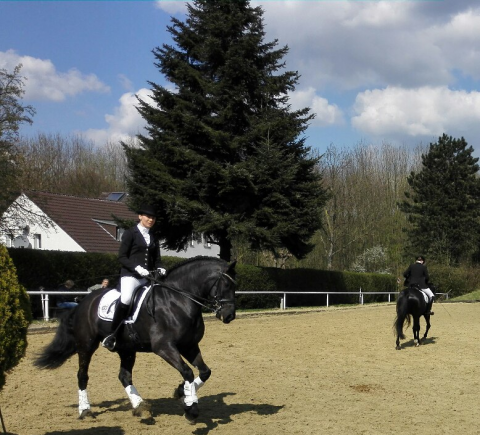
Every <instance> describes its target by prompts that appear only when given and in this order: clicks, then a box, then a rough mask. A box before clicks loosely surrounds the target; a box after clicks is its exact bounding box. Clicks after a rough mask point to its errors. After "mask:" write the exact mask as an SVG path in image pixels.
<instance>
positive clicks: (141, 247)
mask: <svg viewBox="0 0 480 435" xmlns="http://www.w3.org/2000/svg"><path fill="white" fill-rule="evenodd" d="M137 213H138V220H139V222H138V224H137V225H135V226H133V227H131V228H129V229H127V230H125V232H124V233H123V236H122V241H121V243H120V248H119V250H118V261H119V262H120V264H121V265H122V268H121V272H120V276H121V278H120V300H119V302H118V304H117V307H116V308H115V314H114V316H113V321H112V325H111V331H112V333H111V334H110V335H108V336H107V337H105V339H104V340H103V341H102V346H103V347H106V348H107V349H108V350H110V351H114V350H115V345H116V342H117V334H118V332H119V331H120V329H121V325H122V323H123V320H125V318H126V316H127V314H128V311H129V307H130V302H131V300H132V295H133V292H134V290H135V288H137V287H138V286H140V285H145V284H146V283H147V282H148V280H147V279H146V277H147V276H149V274H150V272H151V271H158V273H159V274H160V275H165V274H166V270H165V269H164V268H163V267H162V265H161V255H160V240H159V239H158V236H157V235H156V234H155V233H154V232H153V231H152V228H153V226H154V225H155V222H156V214H157V213H156V210H155V208H154V207H153V206H151V205H143V206H142V207H140V209H139V210H138V211H137Z"/></svg>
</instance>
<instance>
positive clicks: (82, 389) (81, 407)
mask: <svg viewBox="0 0 480 435" xmlns="http://www.w3.org/2000/svg"><path fill="white" fill-rule="evenodd" d="M97 347H98V346H97ZM95 350H96V347H95V348H94V349H86V350H80V351H79V352H78V372H77V379H78V414H79V416H78V418H79V419H80V420H81V419H83V418H85V417H86V416H90V417H93V414H92V412H91V410H90V402H89V401H88V394H87V385H88V367H89V366H90V361H91V360H92V355H93V353H94V352H95Z"/></svg>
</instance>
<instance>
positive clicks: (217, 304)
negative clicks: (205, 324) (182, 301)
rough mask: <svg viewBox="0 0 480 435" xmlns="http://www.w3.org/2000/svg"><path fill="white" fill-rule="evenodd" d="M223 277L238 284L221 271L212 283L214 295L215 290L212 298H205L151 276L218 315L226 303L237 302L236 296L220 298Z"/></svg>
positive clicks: (162, 284) (155, 280)
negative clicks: (219, 288) (220, 283)
mask: <svg viewBox="0 0 480 435" xmlns="http://www.w3.org/2000/svg"><path fill="white" fill-rule="evenodd" d="M222 278H227V279H228V280H229V281H231V282H232V283H233V285H235V286H236V285H237V282H236V281H235V280H234V279H233V278H232V277H231V276H230V275H227V274H226V273H225V272H221V273H220V274H219V275H218V277H217V279H216V280H215V282H214V283H213V284H212V286H211V287H210V290H209V295H212V293H213V292H214V291H215V293H214V294H213V296H212V297H211V298H204V297H201V296H193V295H192V294H191V293H188V292H186V291H184V290H181V289H179V288H176V287H173V286H171V285H168V284H165V283H164V282H163V281H160V280H158V279H155V278H153V277H151V278H150V280H151V281H152V282H153V283H155V284H157V285H158V286H160V287H162V288H165V289H167V290H171V291H173V292H175V293H178V294H180V295H182V296H184V297H186V298H187V299H190V300H191V301H192V302H195V303H196V304H197V305H200V306H201V307H203V308H206V309H207V310H209V311H211V312H212V313H215V315H216V316H217V317H219V316H220V310H221V309H222V308H223V306H224V305H226V304H235V298H231V299H225V298H222V299H219V294H218V284H219V282H220V280H221V279H222Z"/></svg>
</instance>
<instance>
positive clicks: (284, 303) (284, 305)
mask: <svg viewBox="0 0 480 435" xmlns="http://www.w3.org/2000/svg"><path fill="white" fill-rule="evenodd" d="M235 294H236V295H240V294H244V295H254V294H269V295H272V294H273V295H274V294H278V295H283V297H282V298H280V308H281V309H283V310H286V309H287V306H288V305H287V295H290V294H292V295H327V303H326V305H327V307H328V306H330V295H358V303H359V304H361V305H363V297H364V295H388V302H391V296H392V295H398V292H397V291H392V292H364V291H362V289H360V290H359V291H358V292H336V291H331V292H295V291H283V292H282V291H237V292H235Z"/></svg>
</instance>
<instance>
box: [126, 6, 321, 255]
mask: <svg viewBox="0 0 480 435" xmlns="http://www.w3.org/2000/svg"><path fill="white" fill-rule="evenodd" d="M187 6H188V14H187V19H186V21H185V22H181V21H179V20H177V19H175V18H172V25H171V26H169V27H168V30H169V32H170V34H171V35H172V38H173V41H174V42H175V46H172V45H166V44H164V45H163V46H162V47H157V48H156V49H154V50H153V53H154V56H155V58H156V63H155V64H156V66H157V67H158V69H159V71H160V72H161V73H162V74H163V75H164V76H165V77H166V78H167V79H168V80H169V81H170V82H171V83H172V84H173V85H174V87H175V89H174V90H173V91H172V90H171V89H167V88H166V87H163V86H160V85H157V84H155V83H153V82H149V83H150V85H151V87H152V93H153V96H152V98H153V101H154V103H153V104H149V103H147V102H146V101H141V100H139V107H138V110H139V112H140V113H141V115H142V116H143V118H144V119H145V120H146V121H147V124H148V127H147V130H148V135H140V136H139V137H138V138H139V141H140V146H139V147H127V149H126V150H127V157H128V164H129V169H130V173H131V177H130V179H129V191H130V194H131V197H132V205H133V206H135V205H138V204H139V203H140V202H143V201H148V202H152V203H154V204H155V205H157V207H158V208H159V210H160V215H159V218H158V227H159V231H160V235H161V237H163V238H164V239H165V241H166V243H165V246H167V247H168V248H170V249H181V248H183V247H184V246H185V244H186V243H187V242H188V239H189V237H191V236H192V234H194V233H203V234H205V235H207V236H208V237H209V238H210V240H211V242H213V243H218V244H219V245H220V257H221V258H223V259H226V260H230V256H231V250H232V242H234V241H235V240H242V241H248V242H249V244H250V246H251V247H252V248H253V249H269V250H271V251H275V250H277V249H279V248H287V249H288V250H289V251H290V252H291V253H292V254H294V255H295V256H297V257H302V256H304V255H305V254H306V253H307V252H308V251H309V250H310V249H311V245H310V243H309V241H310V238H311V236H312V235H313V233H314V232H315V231H316V230H317V229H319V228H320V226H321V217H320V216H321V208H322V207H323V205H324V202H325V199H326V198H325V191H324V190H323V188H322V186H321V184H320V182H321V177H320V174H319V173H318V172H317V171H316V169H315V165H316V163H317V159H315V158H313V157H312V156H311V154H310V149H309V148H308V147H307V146H305V143H304V140H305V138H304V136H303V135H302V133H303V132H304V131H305V129H306V128H307V125H308V122H309V121H310V120H311V119H312V118H313V115H311V114H310V113H309V109H308V108H305V109H303V110H298V111H293V110H291V107H290V105H289V103H288V95H287V93H288V92H289V91H292V90H294V88H295V85H296V84H297V82H298V79H299V75H298V73H297V72H286V71H281V70H282V69H283V68H284V63H283V61H282V58H283V57H284V56H285V55H286V53H287V51H288V48H287V47H283V48H280V49H276V46H277V41H276V40H275V41H273V42H270V43H266V42H264V36H265V32H264V28H263V19H262V15H263V11H262V9H261V8H260V7H256V8H252V7H251V6H250V4H249V1H247V0H236V1H231V0H195V1H194V2H193V4H189V5H187Z"/></svg>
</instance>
